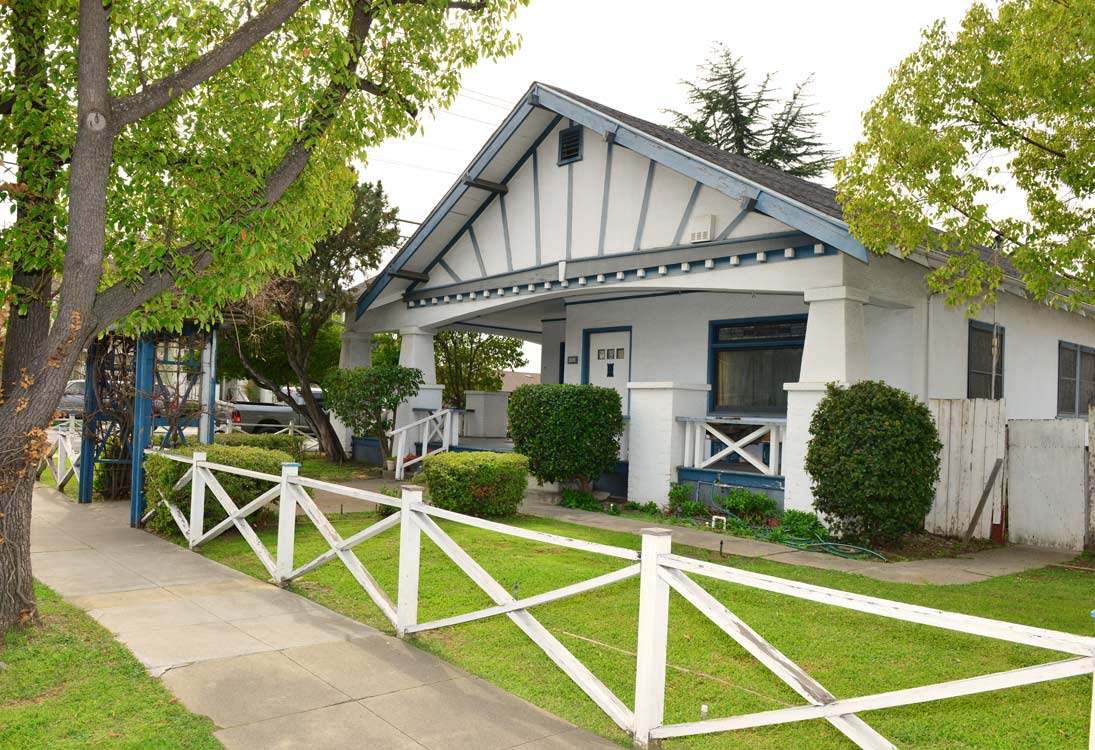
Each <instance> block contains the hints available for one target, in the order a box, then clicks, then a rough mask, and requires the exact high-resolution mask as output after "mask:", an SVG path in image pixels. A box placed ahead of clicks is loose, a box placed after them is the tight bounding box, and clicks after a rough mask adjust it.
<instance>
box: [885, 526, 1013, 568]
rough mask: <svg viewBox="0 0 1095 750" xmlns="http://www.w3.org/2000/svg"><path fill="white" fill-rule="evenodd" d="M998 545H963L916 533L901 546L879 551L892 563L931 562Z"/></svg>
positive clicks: (977, 541) (977, 542)
mask: <svg viewBox="0 0 1095 750" xmlns="http://www.w3.org/2000/svg"><path fill="white" fill-rule="evenodd" d="M995 546H997V545H995V544H993V543H992V542H990V541H989V540H988V539H971V540H970V541H969V543H968V544H963V543H962V540H961V539H956V538H954V537H948V536H940V535H938V534H929V533H928V532H926V531H915V532H913V533H911V534H906V535H905V536H904V538H902V540H901V544H899V545H890V546H887V547H882V548H880V549H879V550H878V551H879V552H881V553H882V554H883V555H885V556H886V559H887V560H890V561H891V562H901V561H904V560H931V559H934V558H938V557H961V556H962V555H968V554H969V553H971V552H980V551H981V550H985V549H992V548H993V547H995Z"/></svg>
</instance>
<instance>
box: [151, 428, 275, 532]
mask: <svg viewBox="0 0 1095 750" xmlns="http://www.w3.org/2000/svg"><path fill="white" fill-rule="evenodd" d="M201 451H204V452H205V453H206V454H207V456H208V460H209V461H212V462H213V463H218V464H226V465H228V466H236V467H238V468H240V469H250V470H251V471H261V472H263V473H264V474H273V475H280V474H281V465H282V464H283V463H289V462H291V461H292V460H293V457H292V456H290V455H289V454H288V453H285V452H284V451H275V450H266V449H264V448H252V447H249V446H233V445H196V446H184V447H182V448H179V449H178V450H175V451H172V453H174V454H175V455H180V456H192V455H193V454H194V453H195V452H201ZM186 468H187V466H186V464H184V463H182V462H181V461H172V460H171V459H169V458H163V457H161V456H148V457H146V458H145V462H144V490H145V501H146V503H147V505H148V507H149V509H150V510H153V511H154V513H153V515H152V517H151V518H149V519H148V523H147V528H148V529H150V530H151V531H155V532H157V533H167V534H171V533H175V534H177V533H178V527H176V525H175V520H174V519H173V518H172V517H171V512H170V511H169V510H168V509H167V506H166V505H164V503H162V502H160V495H161V493H162V494H163V497H165V498H167V499H168V500H171V501H172V502H173V503H175V505H176V506H177V507H178V508H179V510H181V511H182V512H183V515H184V516H186V517H187V518H189V517H190V486H189V485H187V486H186V487H184V488H183V489H182V490H179V491H175V490H173V489H172V488H173V487H174V486H175V482H177V481H179V479H180V478H181V477H182V475H183V474H184V473H186ZM215 476H216V478H217V481H218V482H220V483H221V486H222V487H224V489H225V491H226V492H227V493H228V496H229V497H231V498H232V499H233V500H234V501H235V503H236V505H237V506H239V507H241V508H242V507H243V506H244V505H245V504H247V503H249V502H251V501H252V500H254V499H255V498H256V497H258V496H259V495H261V494H262V493H263V492H265V491H266V490H268V489H270V486H271V485H270V482H267V481H263V480H260V479H251V478H250V477H241V476H237V475H235V474H228V473H225V472H216V473H215ZM277 516H278V503H277V500H276V499H275V500H273V501H271V502H270V503H269V504H268V505H267V506H266V507H264V508H262V509H261V510H259V511H257V512H255V513H252V514H251V515H250V516H248V520H249V521H250V522H251V524H252V525H254V526H265V525H269V524H271V523H273V522H275V521H276V519H277ZM227 517H228V514H227V513H226V512H225V510H224V508H223V507H221V504H220V502H219V501H218V500H217V498H216V497H214V496H213V493H212V492H209V491H206V497H205V524H204V529H203V530H205V531H207V530H209V529H210V528H212V527H213V525H214V524H216V523H218V522H219V521H222V520H224V519H225V518H227Z"/></svg>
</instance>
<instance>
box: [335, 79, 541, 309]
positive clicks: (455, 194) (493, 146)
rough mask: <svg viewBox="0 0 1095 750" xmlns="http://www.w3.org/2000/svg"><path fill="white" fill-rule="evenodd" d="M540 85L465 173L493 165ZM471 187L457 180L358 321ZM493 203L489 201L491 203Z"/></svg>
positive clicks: (368, 297)
mask: <svg viewBox="0 0 1095 750" xmlns="http://www.w3.org/2000/svg"><path fill="white" fill-rule="evenodd" d="M537 88H538V87H537V86H535V85H534V86H532V87H531V88H530V89H529V90H528V92H526V94H525V96H524V98H523V99H522V100H521V102H520V103H519V104H518V105H517V106H516V107H514V108H513V111H512V112H510V113H509V115H507V117H506V119H505V120H504V121H503V122H502V124H501V125H499V126H498V129H497V130H495V131H494V133H493V135H491V137H490V138H489V139H488V140H487V142H486V143H485V144H484V145H483V148H482V149H480V151H479V153H478V154H476V156H475V158H474V159H473V160H472V162H471V164H470V165H469V166H468V169H467V170H465V174H467V175H472V176H478V175H479V174H480V173H481V172H482V171H483V169H484V168H485V167H486V166H487V164H489V163H490V161H491V160H492V159H493V158H494V157H495V156H496V155H497V154H498V151H499V150H501V148H502V147H503V146H505V145H506V143H507V142H508V141H509V139H510V138H511V137H512V136H513V134H514V133H515V132H517V130H518V129H519V128H520V127H521V125H522V124H524V122H525V120H526V119H527V118H528V116H529V115H530V114H532V113H533V112H534V111H536V105H535V104H533V102H532V99H533V97H534V96H535V93H536V89H537ZM469 189H470V188H469V187H468V186H467V185H466V184H464V175H461V176H460V177H459V178H457V180H456V182H455V183H454V184H453V185H452V186H451V187H450V188H449V190H448V192H447V193H445V197H444V198H442V199H441V201H440V202H439V203H438V204H437V205H436V206H435V207H434V209H433V211H431V212H430V215H429V216H427V217H426V220H425V221H424V222H422V224H421V225H420V226H419V227H418V229H417V230H416V231H415V233H414V234H413V235H411V238H410V239H408V240H407V242H406V244H404V245H403V247H402V248H401V249H400V251H399V252H398V253H396V255H395V257H394V258H392V260H391V261H389V263H388V265H387V266H386V267H385V268H384V270H383V271H381V273H380V276H379V277H378V278H377V279H376V281H374V282H373V283H372V285H371V286H370V287H369V288H368V289H366V290H365V292H364V293H363V294H362V295H361V297H359V298H358V301H357V310H356V315H355V318H360V317H361V315H362V314H363V313H364V312H365V311H366V310H368V309H369V305H371V304H372V303H373V302H374V301H375V300H376V298H377V297H378V296H380V293H381V292H383V291H384V289H385V287H387V285H388V283H389V282H390V281H391V278H392V277H391V272H392V271H398V270H400V269H401V268H403V266H405V265H406V264H407V261H409V260H410V259H411V257H412V256H413V255H414V253H415V252H416V251H417V250H418V248H419V247H420V246H421V245H422V243H423V242H424V241H425V239H426V238H427V237H428V236H429V235H430V233H432V232H433V231H434V229H436V228H437V225H438V224H440V223H441V221H442V219H444V218H445V216H447V215H448V213H449V211H450V210H451V209H452V207H453V206H454V205H456V203H457V201H459V200H460V198H462V197H463V196H464V194H465V193H466V192H467V191H468V190H469ZM488 202H489V201H488Z"/></svg>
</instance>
